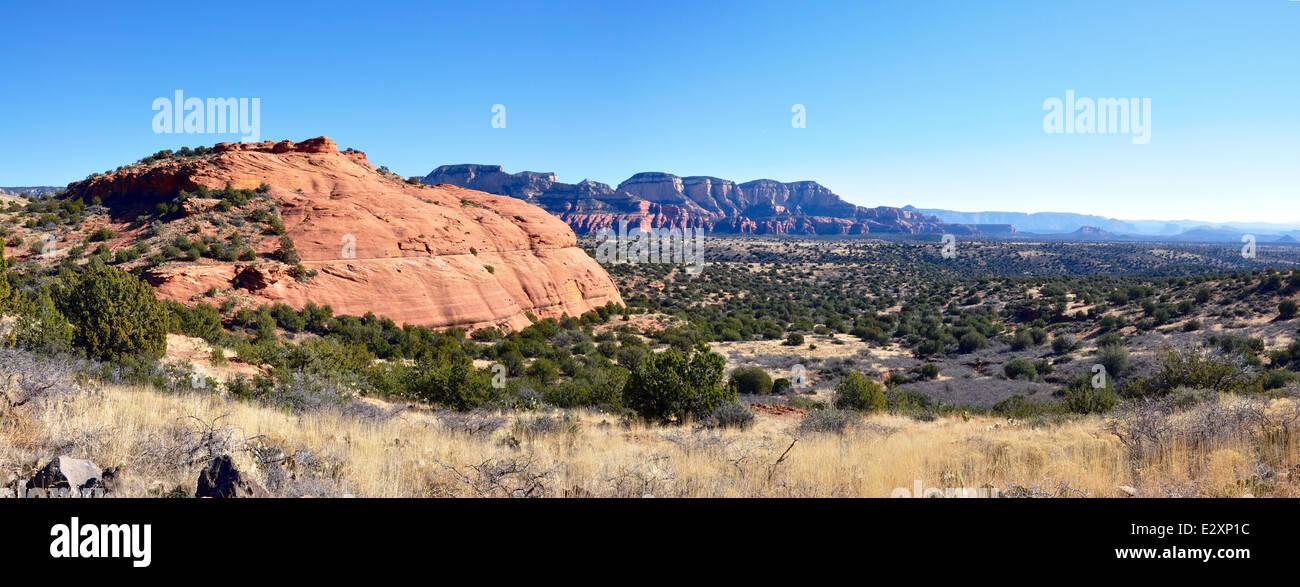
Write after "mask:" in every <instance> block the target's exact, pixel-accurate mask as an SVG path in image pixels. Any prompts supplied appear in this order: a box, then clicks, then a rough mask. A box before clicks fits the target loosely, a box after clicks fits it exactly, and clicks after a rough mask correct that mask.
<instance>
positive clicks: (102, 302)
mask: <svg viewBox="0 0 1300 587" xmlns="http://www.w3.org/2000/svg"><path fill="white" fill-rule="evenodd" d="M62 302H63V303H62V304H61V308H60V309H61V310H62V311H63V314H64V315H65V316H67V318H68V321H69V322H71V323H72V326H73V328H74V329H75V334H74V336H73V344H74V345H75V346H76V347H77V348H80V349H82V350H84V351H85V352H86V354H87V355H88V356H90V357H91V358H95V359H104V360H115V359H121V358H125V357H140V358H144V359H158V358H161V357H162V355H163V353H164V352H165V351H166V350H167V321H168V319H167V312H166V310H165V309H164V307H163V305H162V303H161V302H159V301H158V297H157V295H155V293H154V290H153V288H152V287H149V285H148V284H146V283H144V282H142V281H140V280H139V279H137V278H136V277H135V276H133V275H131V274H129V273H126V272H123V271H121V270H118V269H115V268H112V267H107V266H104V265H95V264H92V265H90V266H89V268H87V269H86V270H85V271H84V272H83V273H82V274H81V276H80V277H79V278H78V279H77V281H76V283H75V284H73V285H72V288H71V289H70V291H68V292H67V293H66V294H65V295H64V296H63V300H62Z"/></svg>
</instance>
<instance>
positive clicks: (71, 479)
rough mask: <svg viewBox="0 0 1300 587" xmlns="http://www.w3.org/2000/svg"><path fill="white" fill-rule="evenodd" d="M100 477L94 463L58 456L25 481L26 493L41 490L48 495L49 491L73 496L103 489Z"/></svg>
mask: <svg viewBox="0 0 1300 587" xmlns="http://www.w3.org/2000/svg"><path fill="white" fill-rule="evenodd" d="M102 477H103V472H102V471H100V469H99V467H98V466H96V465H95V463H92V462H90V461H88V460H86V459H74V458H71V457H65V456H59V457H55V458H54V459H53V460H51V461H50V462H49V464H47V465H45V467H44V468H42V469H40V470H39V471H36V474H35V475H32V478H31V479H29V480H28V481H27V491H28V492H31V490H33V489H41V490H44V491H45V492H47V493H49V492H50V491H51V490H68V491H69V492H71V493H74V494H75V493H81V492H85V491H87V490H94V489H103V488H104V483H103V481H102Z"/></svg>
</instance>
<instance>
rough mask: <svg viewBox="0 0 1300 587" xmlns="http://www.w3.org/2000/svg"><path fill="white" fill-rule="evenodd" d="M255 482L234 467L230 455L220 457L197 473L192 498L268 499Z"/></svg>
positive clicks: (263, 490)
mask: <svg viewBox="0 0 1300 587" xmlns="http://www.w3.org/2000/svg"><path fill="white" fill-rule="evenodd" d="M270 496H271V494H270V493H267V491H266V490H265V489H263V488H262V486H261V485H259V484H258V483H257V481H256V480H254V479H253V478H251V477H249V476H248V475H246V474H244V473H243V472H242V471H240V470H239V469H238V468H236V467H235V462H234V461H233V460H232V459H231V458H230V455H221V456H218V457H217V458H215V459H212V462H210V463H208V466H207V467H204V468H203V470H202V471H199V479H198V481H197V483H196V484H195V490H194V497H211V498H218V499H231V498H238V497H270Z"/></svg>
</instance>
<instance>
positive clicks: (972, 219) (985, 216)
mask: <svg viewBox="0 0 1300 587" xmlns="http://www.w3.org/2000/svg"><path fill="white" fill-rule="evenodd" d="M904 209H911V210H916V211H917V212H920V213H922V214H928V215H933V216H935V217H936V218H938V219H940V220H942V221H944V222H955V223H1005V224H1011V225H1013V226H1015V227H1016V231H1017V233H1019V234H1021V235H1022V236H1028V235H1038V236H1049V237H1052V238H1063V239H1067V240H1073V239H1078V238H1086V239H1090V240H1133V239H1143V238H1146V239H1152V238H1158V239H1160V240H1171V241H1199V242H1221V241H1222V242H1240V241H1241V238H1242V236H1243V235H1247V234H1249V235H1253V236H1254V237H1255V238H1256V240H1257V241H1258V242H1294V241H1295V240H1298V239H1300V222H1295V223H1270V222H1206V221H1200V220H1121V219H1117V218H1109V217H1106V216H1099V215H1094V214H1076V213H1071V212H1033V213H1026V212H994V211H989V212H959V211H956V210H945V209H941V208H916V207H915V206H904ZM1026 233H1027V234H1026ZM1076 233H1077V234H1076Z"/></svg>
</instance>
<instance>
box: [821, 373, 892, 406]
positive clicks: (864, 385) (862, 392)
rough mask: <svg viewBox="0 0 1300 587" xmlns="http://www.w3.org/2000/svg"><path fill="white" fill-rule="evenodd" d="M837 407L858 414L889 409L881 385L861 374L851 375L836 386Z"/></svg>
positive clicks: (835, 399) (835, 398)
mask: <svg viewBox="0 0 1300 587" xmlns="http://www.w3.org/2000/svg"><path fill="white" fill-rule="evenodd" d="M833 401H834V403H835V407H836V408H839V409H841V410H854V411H858V412H866V413H872V412H880V411H884V410H885V408H886V407H888V404H887V402H886V401H885V391H884V390H883V389H881V387H880V384H879V383H876V382H875V381H873V380H872V379H871V378H870V377H867V376H866V375H863V374H861V373H849V374H848V375H846V376H844V378H843V379H841V380H840V382H839V384H837V385H836V386H835V396H834V400H833Z"/></svg>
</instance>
